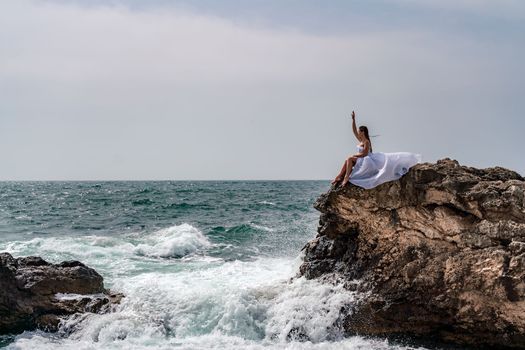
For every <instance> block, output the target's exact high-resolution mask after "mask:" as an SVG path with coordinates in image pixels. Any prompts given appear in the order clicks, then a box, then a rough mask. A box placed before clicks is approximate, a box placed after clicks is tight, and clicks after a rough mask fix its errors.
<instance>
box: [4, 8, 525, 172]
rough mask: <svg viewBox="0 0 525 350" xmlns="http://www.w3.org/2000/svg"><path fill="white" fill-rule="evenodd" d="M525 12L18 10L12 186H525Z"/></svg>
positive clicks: (11, 106) (11, 100)
mask: <svg viewBox="0 0 525 350" xmlns="http://www.w3.org/2000/svg"><path fill="white" fill-rule="evenodd" d="M524 62H525V1H521V0H515V1H511V0H509V1H505V0H502V1H489V0H479V1H474V0H470V1H469V0H435V1H434V0H427V1H425V0H417V1H416V0H392V1H386V0H385V1H379V0H378V1H370V0H363V1H346V0H344V1H343V0H341V1H310V0H301V1H299V0H295V1H294V0H264V1H262V0H254V1H244V0H243V1H241V0H238V1H233V0H223V1H215V0H208V1H138V0H135V1H132V0H128V1H125V0H122V1H93V0H91V1H88V0H86V1H80V0H78V1H26V0H2V1H0V161H1V163H0V180H114V179H123V180H126V179H129V180H156V179H172V180H188V179H194V180H213V179H217V180H223V179H224V180H234V179H331V178H333V177H334V176H335V175H336V174H337V173H338V171H339V170H340V167H341V165H342V162H343V160H344V159H345V158H346V157H347V156H348V155H350V154H352V153H355V145H356V140H355V139H354V137H353V135H352V132H351V119H350V113H351V111H352V110H355V111H356V114H357V122H358V124H364V125H367V126H368V127H369V129H370V132H371V134H372V135H379V136H377V137H374V138H373V139H372V143H373V148H374V151H376V152H398V151H407V152H414V153H420V154H421V155H422V156H423V160H424V161H429V162H434V161H436V160H437V159H440V158H444V157H450V158H454V159H457V160H458V161H459V162H460V163H461V164H464V165H469V166H476V167H491V166H504V167H507V168H511V169H513V170H516V171H518V172H520V173H521V174H522V175H525V157H524V156H523V153H524V151H525V138H524V136H523V134H524V132H525V115H524V113H523V111H524V109H525V66H524Z"/></svg>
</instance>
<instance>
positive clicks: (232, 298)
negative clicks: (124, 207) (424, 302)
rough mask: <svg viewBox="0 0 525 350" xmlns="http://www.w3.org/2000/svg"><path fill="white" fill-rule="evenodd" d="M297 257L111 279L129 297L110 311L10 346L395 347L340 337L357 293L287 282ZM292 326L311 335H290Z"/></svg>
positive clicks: (312, 282) (24, 337)
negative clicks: (344, 310) (343, 314)
mask: <svg viewBox="0 0 525 350" xmlns="http://www.w3.org/2000/svg"><path fill="white" fill-rule="evenodd" d="M298 263H300V258H296V259H277V258H273V259H270V258H260V259H257V260H255V261H249V262H243V261H230V262H220V263H217V262H214V263H210V264H208V265H206V266H203V267H201V268H199V269H194V270H183V271H178V272H171V271H166V272H159V271H155V272H148V273H141V274H138V275H136V276H127V277H120V278H116V279H115V280H114V281H113V289H115V290H118V291H120V292H123V293H124V294H125V295H126V297H125V298H124V299H123V300H122V303H121V304H120V305H119V306H118V307H117V309H116V311H115V312H113V313H109V314H104V315H98V314H86V315H83V316H79V317H76V318H75V317H73V318H69V319H67V320H65V322H64V323H63V325H62V331H63V332H65V333H67V334H68V335H67V336H64V337H63V338H56V337H54V336H50V335H46V334H42V333H38V332H37V333H35V332H32V333H25V334H23V335H21V336H19V337H17V339H16V341H15V342H14V343H13V344H11V346H10V348H12V349H53V350H58V349H71V348H75V349H170V348H178V349H376V350H380V349H385V350H386V349H389V350H392V349H395V348H396V347H395V346H392V345H389V344H388V343H387V342H385V341H380V340H368V339H364V338H361V337H352V338H347V339H341V338H340V330H339V329H338V328H337V326H335V327H334V323H336V321H337V318H338V317H339V310H340V309H341V307H343V306H344V305H346V304H347V303H352V302H353V300H354V298H355V295H354V294H352V293H350V292H348V291H345V290H344V289H343V288H342V287H341V286H332V285H326V284H322V283H319V282H317V281H315V280H306V279H304V278H298V279H295V280H293V282H290V281H289V278H290V277H291V276H293V275H294V273H295V272H296V271H297V270H296V269H297V265H298ZM292 330H297V331H299V332H300V333H301V334H302V335H303V336H304V337H305V338H306V339H308V340H307V341H297V340H294V339H293V337H292V338H290V337H289V334H290V332H291V331H292ZM69 333H70V334H69ZM334 340H338V341H336V342H334Z"/></svg>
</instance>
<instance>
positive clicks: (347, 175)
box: [341, 157, 355, 186]
mask: <svg viewBox="0 0 525 350" xmlns="http://www.w3.org/2000/svg"><path fill="white" fill-rule="evenodd" d="M354 164H355V161H354V159H353V158H352V157H350V158H348V159H347V160H346V173H345V177H344V178H343V182H342V183H341V186H344V185H346V184H347V183H348V181H349V180H350V174H352V170H353V169H354Z"/></svg>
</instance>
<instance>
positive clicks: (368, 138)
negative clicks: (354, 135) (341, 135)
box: [359, 125, 372, 152]
mask: <svg viewBox="0 0 525 350" xmlns="http://www.w3.org/2000/svg"><path fill="white" fill-rule="evenodd" d="M359 131H361V132H363V133H364V134H365V137H366V139H367V140H368V142H370V152H372V141H370V136H369V135H368V128H367V127H366V126H364V125H361V126H360V127H359Z"/></svg>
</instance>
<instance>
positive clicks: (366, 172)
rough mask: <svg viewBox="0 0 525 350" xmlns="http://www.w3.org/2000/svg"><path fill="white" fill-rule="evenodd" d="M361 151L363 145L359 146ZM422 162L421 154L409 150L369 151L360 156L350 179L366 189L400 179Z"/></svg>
mask: <svg viewBox="0 0 525 350" xmlns="http://www.w3.org/2000/svg"><path fill="white" fill-rule="evenodd" d="M357 148H358V151H359V152H361V151H362V150H363V147H360V146H357ZM417 163H421V155H420V154H416V153H409V152H395V153H381V152H378V153H372V152H370V153H368V155H367V156H366V157H359V158H357V161H356V163H355V165H354V168H353V169H352V173H351V174H350V179H349V181H350V182H351V183H353V184H354V185H356V186H359V187H363V188H366V189H369V188H373V187H376V186H378V185H380V184H382V183H385V182H388V181H393V180H397V179H399V178H400V177H401V176H403V175H405V174H406V173H407V172H408V169H410V168H411V167H412V166H414V165H416V164H417Z"/></svg>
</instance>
